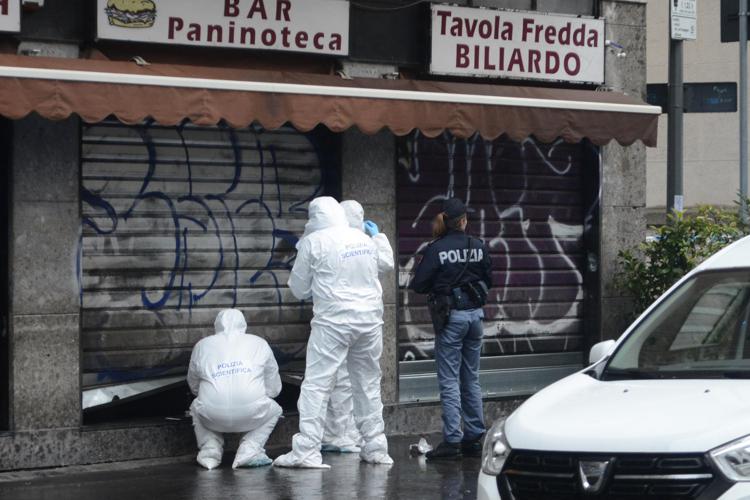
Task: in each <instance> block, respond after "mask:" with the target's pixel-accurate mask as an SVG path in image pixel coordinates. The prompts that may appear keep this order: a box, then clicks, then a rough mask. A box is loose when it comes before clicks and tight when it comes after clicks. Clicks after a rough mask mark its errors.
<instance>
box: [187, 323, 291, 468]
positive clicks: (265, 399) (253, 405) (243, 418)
mask: <svg viewBox="0 0 750 500" xmlns="http://www.w3.org/2000/svg"><path fill="white" fill-rule="evenodd" d="M214 327H215V328H216V334H215V335H211V336H210V337H206V338H204V339H202V340H201V341H200V342H198V343H197V344H196V345H195V347H194V348H193V354H192V356H191V358H190V368H189V371H188V377H187V379H188V385H189V386H190V390H191V391H192V392H193V394H195V395H196V396H197V397H196V398H195V400H194V401H193V404H192V405H191V406H190V413H191V415H192V417H193V427H194V429H195V438H196V440H197V441H198V448H199V450H200V451H199V453H198V463H199V464H201V465H202V466H203V467H205V468H206V469H209V470H210V469H214V468H216V467H218V466H219V464H220V463H221V458H222V455H223V453H224V437H223V436H222V433H225V432H231V433H236V432H244V433H245V435H244V436H243V437H242V439H241V441H240V446H239V448H238V450H237V454H236V456H235V459H234V463H233V464H232V468H234V469H236V468H238V467H260V466H264V465H270V464H271V459H269V458H268V456H267V455H266V451H265V449H264V448H265V445H266V441H268V437H269V436H270V435H271V431H273V429H274V427H275V426H276V422H277V421H278V420H279V417H280V416H281V413H282V412H281V407H280V406H279V405H278V404H277V403H276V402H275V401H274V400H273V399H271V398H275V397H276V396H278V395H279V392H281V378H280V377H279V367H278V365H277V364H276V360H275V359H274V357H273V353H272V352H271V348H270V346H269V345H268V343H267V342H266V341H265V340H263V339H262V338H260V337H256V336H255V335H247V334H246V333H245V330H246V329H247V323H246V322H245V317H244V316H243V315H242V312H240V311H238V310H237V309H225V310H223V311H221V312H220V313H219V315H218V316H217V317H216V321H215V323H214Z"/></svg>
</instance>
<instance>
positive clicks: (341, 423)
mask: <svg viewBox="0 0 750 500" xmlns="http://www.w3.org/2000/svg"><path fill="white" fill-rule="evenodd" d="M341 207H342V208H343V209H344V213H345V214H346V220H347V222H348V223H349V227H351V228H354V229H358V230H360V231H363V232H365V233H366V234H367V235H368V236H370V237H371V238H372V241H373V243H375V246H376V247H377V252H378V273H379V275H380V276H382V275H383V274H385V273H387V272H388V271H391V270H393V266H394V264H393V250H392V249H391V244H390V242H389V241H388V237H387V236H386V235H385V234H383V233H381V232H380V231H379V229H378V226H377V225H376V224H375V223H374V222H372V221H367V222H365V220H364V219H365V211H364V209H363V208H362V205H360V203H359V202H358V201H354V200H347V201H342V202H341ZM360 441H361V438H360V435H359V431H357V427H356V425H355V423H354V403H353V398H352V384H351V380H350V379H349V370H348V369H347V363H343V364H342V365H341V368H340V369H339V372H338V374H337V376H336V385H335V387H334V388H333V392H331V398H330V400H329V401H328V412H327V415H326V420H325V429H324V431H323V446H322V447H321V451H323V452H333V453H358V452H359V451H360V449H359V446H358V445H359V443H360Z"/></svg>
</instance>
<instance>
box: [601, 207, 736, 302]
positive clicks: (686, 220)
mask: <svg viewBox="0 0 750 500" xmlns="http://www.w3.org/2000/svg"><path fill="white" fill-rule="evenodd" d="M653 229H654V231H655V233H656V234H655V235H654V236H653V237H651V238H649V239H648V240H647V241H646V242H644V243H642V244H640V245H639V246H638V247H637V248H634V249H631V250H625V251H621V252H620V253H619V262H620V264H621V271H620V272H619V273H618V274H617V276H616V277H615V283H616V286H617V287H618V288H619V289H620V290H622V291H623V292H625V293H627V294H628V295H631V296H633V297H634V298H635V311H634V314H640V313H641V312H643V311H644V310H645V309H646V308H647V307H648V306H649V305H651V303H652V302H653V301H654V300H656V299H657V298H658V297H659V296H660V295H662V294H663V293H664V292H665V291H667V289H668V288H669V287H671V286H672V285H673V284H674V283H675V282H677V280H679V279H680V278H681V277H682V276H684V275H685V274H686V273H687V272H688V271H690V270H691V269H693V268H694V267H695V266H697V265H698V264H700V263H701V262H702V261H704V260H705V259H706V258H708V257H710V256H711V255H713V254H714V253H716V252H717V251H718V250H720V249H721V248H723V247H724V246H726V245H728V244H729V243H732V242H733V241H736V240H738V239H740V238H742V237H743V236H745V235H747V234H750V230H749V229H750V228H748V226H747V224H745V223H743V222H742V221H741V220H740V217H739V212H738V211H729V210H724V209H719V208H715V207H711V206H702V207H699V208H698V210H697V212H696V213H694V214H688V213H685V212H675V213H674V214H672V215H670V216H669V217H668V218H667V224H666V225H664V226H662V227H658V228H653Z"/></svg>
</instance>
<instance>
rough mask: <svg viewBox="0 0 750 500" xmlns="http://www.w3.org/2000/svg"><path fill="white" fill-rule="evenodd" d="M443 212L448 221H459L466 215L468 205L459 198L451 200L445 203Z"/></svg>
mask: <svg viewBox="0 0 750 500" xmlns="http://www.w3.org/2000/svg"><path fill="white" fill-rule="evenodd" d="M443 212H445V216H446V217H447V218H448V219H458V218H459V217H461V216H463V215H466V205H464V202H463V201H461V200H459V199H458V198H451V199H449V200H445V203H443Z"/></svg>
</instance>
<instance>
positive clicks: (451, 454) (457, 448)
mask: <svg viewBox="0 0 750 500" xmlns="http://www.w3.org/2000/svg"><path fill="white" fill-rule="evenodd" d="M425 456H426V457H427V461H428V462H432V461H436V460H461V458H462V455H461V445H460V444H459V443H445V442H443V443H440V444H439V445H437V448H435V449H434V450H432V451H428V452H427V453H426V454H425Z"/></svg>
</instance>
